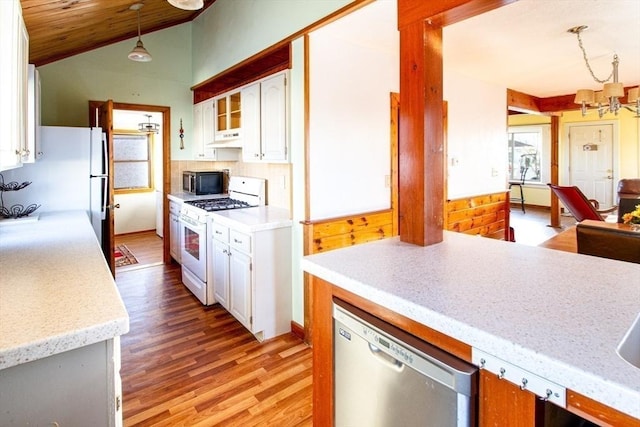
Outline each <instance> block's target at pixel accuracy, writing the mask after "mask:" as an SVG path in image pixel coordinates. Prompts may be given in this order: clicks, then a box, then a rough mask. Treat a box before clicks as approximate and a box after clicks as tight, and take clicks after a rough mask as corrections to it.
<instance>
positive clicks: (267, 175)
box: [171, 160, 291, 211]
mask: <svg viewBox="0 0 640 427" xmlns="http://www.w3.org/2000/svg"><path fill="white" fill-rule="evenodd" d="M223 169H229V174H230V175H237V176H238V175H239V176H252V177H256V178H264V179H266V181H267V204H268V205H271V206H277V207H280V208H285V209H289V211H291V164H289V163H285V164H281V163H243V162H214V161H211V162H206V161H196V160H172V161H171V192H172V193H179V192H181V191H182V172H183V171H188V170H192V171H203V170H223Z"/></svg>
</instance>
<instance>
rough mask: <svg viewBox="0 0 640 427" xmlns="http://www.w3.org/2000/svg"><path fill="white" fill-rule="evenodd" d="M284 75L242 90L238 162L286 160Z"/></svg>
mask: <svg viewBox="0 0 640 427" xmlns="http://www.w3.org/2000/svg"><path fill="white" fill-rule="evenodd" d="M287 99H288V97H287V73H286V72H281V73H278V74H275V75H273V76H271V77H267V78H266V79H263V80H261V81H259V82H256V83H254V84H252V85H249V86H246V87H244V88H243V89H242V122H243V125H242V135H243V138H242V140H243V146H242V149H243V151H242V159H243V161H245V162H267V163H281V162H287V161H288V160H289V152H288V151H289V150H288V140H289V138H288V128H287V126H288V119H287V118H288V102H287Z"/></svg>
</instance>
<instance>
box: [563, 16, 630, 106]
mask: <svg viewBox="0 0 640 427" xmlns="http://www.w3.org/2000/svg"><path fill="white" fill-rule="evenodd" d="M587 28H589V27H588V26H586V25H580V26H577V27H573V28H569V29H568V30H567V32H569V33H572V34H575V35H576V37H577V38H578V46H579V47H580V50H581V51H582V57H583V58H584V63H585V65H586V66H587V69H588V70H589V73H591V77H593V80H595V81H596V82H598V83H602V84H603V87H602V90H601V91H597V92H596V91H593V90H591V89H579V90H578V91H577V92H576V97H575V100H574V102H575V103H576V104H580V105H581V106H582V108H581V110H582V115H583V116H586V115H587V111H588V106H593V107H596V108H597V109H598V115H599V116H600V118H602V116H604V114H605V113H606V112H611V113H614V114H616V115H617V114H618V111H619V110H620V108H623V107H624V108H626V109H627V110H629V111H632V112H634V113H635V117H640V98H639V97H638V87H634V88H631V89H629V92H628V94H627V103H626V104H623V103H621V102H620V98H623V97H624V85H623V84H622V83H620V82H618V65H619V63H620V59H619V58H618V55H615V54H614V55H613V62H612V63H611V65H612V67H613V68H612V70H611V74H609V77H607V78H606V79H603V80H601V79H599V78H597V77H596V75H595V73H594V72H593V70H592V69H591V65H590V64H589V59H587V51H586V50H585V48H584V46H583V45H582V38H581V37H580V33H581V32H583V31H584V30H586V29H587ZM612 78H613V82H611V83H609V80H611V79H612Z"/></svg>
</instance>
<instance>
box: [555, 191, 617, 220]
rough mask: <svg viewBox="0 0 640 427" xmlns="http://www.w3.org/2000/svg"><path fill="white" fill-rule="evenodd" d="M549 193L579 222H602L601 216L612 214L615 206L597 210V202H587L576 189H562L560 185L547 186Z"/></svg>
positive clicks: (582, 194)
mask: <svg viewBox="0 0 640 427" xmlns="http://www.w3.org/2000/svg"><path fill="white" fill-rule="evenodd" d="M547 185H548V186H549V188H551V191H553V192H554V194H555V195H556V196H558V199H560V201H561V202H562V204H563V205H564V207H565V208H567V209H568V210H569V212H571V215H573V216H574V217H575V219H576V221H578V222H581V221H583V220H585V219H592V220H595V221H604V218H603V217H602V215H603V214H606V213H610V212H613V211H615V210H616V209H617V206H613V207H610V208H608V209H604V210H599V209H598V208H599V205H598V201H597V200H589V199H587V197H586V196H585V195H584V193H583V192H582V191H580V189H579V188H578V187H575V186H571V187H563V186H560V185H553V184H547Z"/></svg>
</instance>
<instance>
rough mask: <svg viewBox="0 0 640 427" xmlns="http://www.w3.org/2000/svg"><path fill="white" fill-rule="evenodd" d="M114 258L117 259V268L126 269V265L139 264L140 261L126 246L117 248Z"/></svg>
mask: <svg viewBox="0 0 640 427" xmlns="http://www.w3.org/2000/svg"><path fill="white" fill-rule="evenodd" d="M114 256H115V258H116V267H124V266H125V265H131V264H137V263H138V260H137V259H136V257H135V256H134V255H133V254H132V253H131V251H130V250H129V248H127V246H126V245H118V246H116V247H115V249H114Z"/></svg>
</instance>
